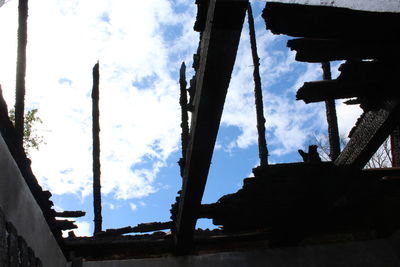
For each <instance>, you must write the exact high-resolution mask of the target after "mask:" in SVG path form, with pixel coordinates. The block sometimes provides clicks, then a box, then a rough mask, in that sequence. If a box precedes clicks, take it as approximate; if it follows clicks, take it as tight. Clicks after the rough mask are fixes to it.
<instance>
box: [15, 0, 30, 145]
mask: <svg viewBox="0 0 400 267" xmlns="http://www.w3.org/2000/svg"><path fill="white" fill-rule="evenodd" d="M27 29H28V0H19V6H18V47H17V70H16V84H15V130H16V133H17V142H18V145H22V144H23V137H24V109H25V74H26V45H27V42H28V33H27Z"/></svg>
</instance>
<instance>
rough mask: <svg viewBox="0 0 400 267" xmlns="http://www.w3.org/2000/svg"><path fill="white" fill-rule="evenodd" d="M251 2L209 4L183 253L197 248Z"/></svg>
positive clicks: (180, 221)
mask: <svg viewBox="0 0 400 267" xmlns="http://www.w3.org/2000/svg"><path fill="white" fill-rule="evenodd" d="M247 5H248V1H247V0H211V1H210V3H209V6H208V13H207V20H206V23H205V29H204V31H203V32H202V40H201V53H200V66H199V69H198V72H197V81H196V95H195V98H194V110H193V115H192V121H191V128H190V139H189V143H188V149H187V153H186V159H185V170H184V177H183V185H182V190H181V196H180V200H179V203H178V213H177V219H176V226H175V228H176V233H175V251H176V253H177V254H185V253H186V252H188V251H189V250H190V249H191V245H192V241H193V232H194V228H195V226H196V221H197V213H198V210H199V208H200V205H201V199H202V197H203V192H204V188H205V185H206V181H207V176H208V171H209V167H210V163H211V157H212V154H213V150H214V145H215V141H216V137H217V133H218V128H219V124H220V120H221V115H222V110H223V106H224V102H225V97H226V93H227V89H228V86H229V82H230V77H231V74H232V70H233V65H234V62H235V59H236V53H237V49H238V45H239V39H240V34H241V30H242V26H243V21H244V17H245V13H246V10H247Z"/></svg>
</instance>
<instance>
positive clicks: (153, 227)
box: [96, 222, 173, 237]
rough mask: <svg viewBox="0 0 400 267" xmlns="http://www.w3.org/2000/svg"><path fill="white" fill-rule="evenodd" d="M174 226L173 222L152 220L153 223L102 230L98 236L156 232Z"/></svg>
mask: <svg viewBox="0 0 400 267" xmlns="http://www.w3.org/2000/svg"><path fill="white" fill-rule="evenodd" d="M172 226H173V222H151V223H141V224H138V225H137V226H134V227H131V226H128V227H123V228H118V229H107V230H106V231H104V232H100V233H98V234H97V235H96V237H108V236H119V235H123V234H129V233H146V232H155V231H160V230H167V229H168V230H169V229H171V227H172Z"/></svg>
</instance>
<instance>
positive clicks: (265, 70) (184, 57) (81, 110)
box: [0, 0, 360, 235]
mask: <svg viewBox="0 0 400 267" xmlns="http://www.w3.org/2000/svg"><path fill="white" fill-rule="evenodd" d="M17 2H18V1H15V0H11V1H9V2H8V3H6V4H5V5H3V6H2V7H1V8H0V23H1V25H3V26H2V27H1V29H0V35H1V36H2V40H3V41H2V42H1V43H0V62H1V63H0V84H1V85H2V88H3V91H4V95H5V98H6V100H7V102H8V105H9V106H10V107H11V106H13V105H14V80H15V78H14V77H15V58H16V27H17V24H16V22H17V17H16V14H17ZM252 4H253V13H254V17H255V21H256V34H257V41H258V52H259V56H260V59H261V60H260V62H261V77H262V82H263V91H264V92H263V93H264V109H265V112H266V120H267V123H266V127H267V143H268V148H269V151H270V162H271V163H280V162H293V161H300V160H301V158H300V156H298V155H297V149H300V148H302V149H304V148H306V147H307V146H308V145H309V144H311V143H312V142H313V134H315V135H322V134H324V133H325V131H326V122H325V115H324V107H323V105H321V104H311V105H305V104H304V103H303V102H296V101H295V100H294V99H295V92H296V90H297V89H298V88H299V87H300V86H301V85H302V84H303V82H304V81H312V80H319V79H320V78H321V70H320V66H319V65H318V64H303V63H297V62H295V61H294V53H292V52H291V51H289V49H287V48H286V41H287V39H288V38H287V37H285V36H274V35H272V34H271V33H269V32H267V31H266V30H265V24H264V21H263V20H262V18H261V17H260V15H261V12H262V9H263V7H264V5H265V2H264V1H252ZM195 16H196V6H195V5H194V1H189V0H176V1H168V0H148V1H123V0H119V1H115V0H114V1H111V0H97V1H94V0H86V1H81V0H80V1H79V0H70V1H62V0H41V1H30V16H29V36H28V50H27V52H28V67H27V79H26V81H27V96H26V106H27V108H28V109H32V108H38V109H39V116H40V117H41V119H42V121H43V124H42V125H39V127H38V129H37V130H38V133H39V134H41V135H43V138H44V140H45V142H46V144H44V145H42V147H41V148H40V149H39V151H33V152H31V157H32V161H33V164H32V167H33V170H34V173H35V175H36V177H37V178H38V179H39V181H40V183H41V185H42V186H43V187H44V188H46V189H49V190H50V191H51V192H53V198H52V200H53V202H54V203H55V207H56V209H57V210H85V211H86V212H87V215H86V216H85V217H83V218H80V219H78V225H79V229H78V231H76V232H77V234H80V235H90V234H91V233H92V229H93V227H92V220H93V216H92V214H93V212H92V194H91V193H92V192H91V190H92V189H91V188H92V185H91V180H92V174H91V170H92V165H91V164H92V163H91V99H90V91H91V87H92V77H91V71H92V67H93V65H94V64H95V63H96V61H97V60H100V66H101V67H100V72H101V80H100V99H101V100H100V119H101V121H100V126H101V164H102V186H103V188H102V190H103V191H102V192H103V199H102V201H103V229H107V228H116V227H124V226H129V225H130V226H133V225H136V224H138V223H142V222H151V221H167V220H169V216H170V214H169V209H170V205H171V204H172V203H174V201H175V197H176V196H177V191H178V190H179V189H180V187H181V178H180V176H179V169H178V165H177V164H176V162H177V161H178V159H179V158H180V127H179V124H180V121H179V120H180V107H179V102H178V101H179V84H178V79H179V77H178V70H179V67H180V64H181V62H182V61H185V62H186V65H187V66H188V70H187V80H188V81H189V79H190V78H191V76H192V75H193V71H192V69H191V68H190V66H191V65H192V55H193V53H195V52H196V50H197V45H198V38H199V37H198V33H195V32H194V31H193V30H192V28H193V23H194V20H195ZM338 64H339V63H337V62H335V63H333V72H334V73H335V74H336V75H337V70H336V69H337V66H338ZM252 71H253V69H252V60H251V54H250V44H249V38H248V29H247V25H245V27H244V29H243V33H242V38H241V42H240V46H239V50H238V55H237V60H236V64H235V68H234V72H233V75H232V80H231V84H230V88H229V91H228V95H227V99H226V104H225V109H224V113H223V116H222V123H221V128H220V131H219V135H218V140H217V145H216V149H215V152H214V156H213V160H212V164H211V168H210V174H209V178H208V183H207V186H206V191H205V194H204V198H203V203H210V202H214V201H217V200H218V198H219V197H221V196H222V195H224V194H227V193H233V192H235V191H237V190H238V189H239V188H240V187H241V185H242V181H243V179H244V178H246V177H249V176H251V170H252V168H253V167H255V166H257V164H258V150H257V132H256V127H255V110H254V104H253V103H254V97H253V83H252ZM337 109H338V116H339V127H340V130H341V132H342V133H344V134H345V133H346V132H348V130H349V129H350V127H351V126H352V124H353V123H354V121H355V119H356V118H357V116H358V115H359V113H360V111H359V109H358V108H357V107H347V106H345V105H343V104H342V103H340V102H338V107H337ZM198 225H199V226H201V227H209V226H210V224H209V222H205V221H203V220H202V221H201V223H199V224H198Z"/></svg>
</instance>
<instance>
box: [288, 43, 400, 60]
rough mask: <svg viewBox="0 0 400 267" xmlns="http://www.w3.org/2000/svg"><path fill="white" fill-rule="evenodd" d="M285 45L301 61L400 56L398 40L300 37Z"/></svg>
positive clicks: (391, 57)
mask: <svg viewBox="0 0 400 267" xmlns="http://www.w3.org/2000/svg"><path fill="white" fill-rule="evenodd" d="M287 46H288V47H289V48H290V49H291V50H295V51H296V52H297V53H296V60H297V61H302V62H324V61H334V60H349V59H350V60H359V59H382V58H383V59H386V58H390V59H393V58H400V50H399V49H398V47H399V46H400V42H399V41H397V42H396V41H360V40H346V41H343V40H332V39H310V38H301V39H293V40H289V41H288V42H287Z"/></svg>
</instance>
